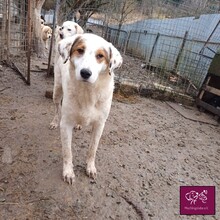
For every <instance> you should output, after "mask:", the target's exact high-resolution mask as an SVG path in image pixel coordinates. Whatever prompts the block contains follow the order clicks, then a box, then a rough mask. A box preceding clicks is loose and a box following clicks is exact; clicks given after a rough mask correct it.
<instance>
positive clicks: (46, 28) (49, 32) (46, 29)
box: [41, 23, 52, 50]
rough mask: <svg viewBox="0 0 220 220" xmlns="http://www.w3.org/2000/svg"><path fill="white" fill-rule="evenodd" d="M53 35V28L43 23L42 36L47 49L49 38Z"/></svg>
mask: <svg viewBox="0 0 220 220" xmlns="http://www.w3.org/2000/svg"><path fill="white" fill-rule="evenodd" d="M51 37H52V29H51V28H50V27H49V26H47V25H44V24H42V23H41V38H42V40H43V42H44V46H45V49H46V50H48V45H49V40H50V39H51Z"/></svg>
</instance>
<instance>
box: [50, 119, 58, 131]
mask: <svg viewBox="0 0 220 220" xmlns="http://www.w3.org/2000/svg"><path fill="white" fill-rule="evenodd" d="M49 128H50V130H54V129H56V128H58V123H56V122H54V121H52V122H51V123H50V125H49Z"/></svg>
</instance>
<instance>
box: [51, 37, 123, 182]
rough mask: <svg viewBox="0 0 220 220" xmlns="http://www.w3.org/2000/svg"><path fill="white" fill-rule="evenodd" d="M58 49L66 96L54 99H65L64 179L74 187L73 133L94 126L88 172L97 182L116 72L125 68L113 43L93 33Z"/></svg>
mask: <svg viewBox="0 0 220 220" xmlns="http://www.w3.org/2000/svg"><path fill="white" fill-rule="evenodd" d="M58 48H59V52H60V55H61V56H60V57H59V59H58V62H57V65H58V66H59V69H60V70H61V74H62V89H63V94H62V95H61V94H60V92H61V91H60V90H59V91H56V92H55V97H54V98H55V100H56V99H58V100H59V101H61V97H62V98H63V100H62V107H61V108H62V109H61V122H60V133H61V142H62V152H63V178H64V181H66V182H67V183H69V184H73V182H74V179H75V175H74V171H73V163H72V150H71V143H72V130H73V128H74V126H75V125H82V126H88V125H91V127H92V134H91V140H90V145H89V149H88V154H87V168H86V172H87V174H88V176H89V177H91V178H96V175H97V171H96V167H95V156H96V151H97V148H98V144H99V140H100V138H101V135H102V132H103V129H104V126H105V122H106V120H107V118H108V115H109V112H110V108H111V103H112V96H113V90H114V70H115V69H116V68H118V67H120V66H121V64H122V57H121V55H120V53H119V51H118V50H117V49H116V48H115V47H114V46H113V45H112V44H111V43H109V42H107V41H106V40H104V39H103V38H101V37H99V36H97V35H94V34H90V33H85V34H76V35H74V36H73V37H69V38H66V39H64V40H62V41H60V43H59V45H58ZM55 88H57V87H56V86H55Z"/></svg>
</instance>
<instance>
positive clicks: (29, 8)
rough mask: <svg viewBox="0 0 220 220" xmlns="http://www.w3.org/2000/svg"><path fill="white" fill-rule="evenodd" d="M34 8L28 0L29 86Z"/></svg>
mask: <svg viewBox="0 0 220 220" xmlns="http://www.w3.org/2000/svg"><path fill="white" fill-rule="evenodd" d="M32 9H33V6H32V1H31V0H28V13H27V19H28V20H27V26H28V36H27V37H28V41H27V62H28V67H27V84H28V85H30V84H31V77H30V75H31V42H32V41H31V40H32V35H31V29H32V19H31V14H32V13H33V11H32Z"/></svg>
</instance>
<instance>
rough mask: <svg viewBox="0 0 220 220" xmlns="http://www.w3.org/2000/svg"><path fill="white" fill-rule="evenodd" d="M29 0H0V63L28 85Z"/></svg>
mask: <svg viewBox="0 0 220 220" xmlns="http://www.w3.org/2000/svg"><path fill="white" fill-rule="evenodd" d="M30 6H31V4H30V0H28V1H22V0H6V1H5V0H0V29H1V31H0V61H4V62H5V63H6V64H7V65H9V66H10V67H11V68H13V69H14V70H15V71H17V72H18V73H19V74H20V75H21V76H22V78H23V79H24V80H25V82H27V84H30V40H31V30H30V26H31V25H30V10H31V8H30Z"/></svg>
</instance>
